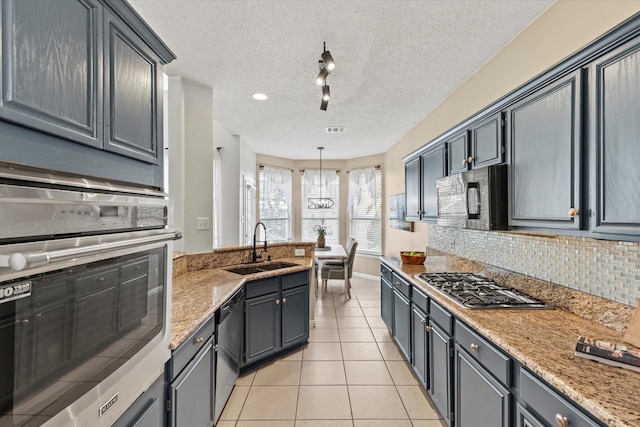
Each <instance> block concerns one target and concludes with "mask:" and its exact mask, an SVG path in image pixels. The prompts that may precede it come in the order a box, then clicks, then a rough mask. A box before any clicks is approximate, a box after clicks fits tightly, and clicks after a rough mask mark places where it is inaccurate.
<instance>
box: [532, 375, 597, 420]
mask: <svg viewBox="0 0 640 427" xmlns="http://www.w3.org/2000/svg"><path fill="white" fill-rule="evenodd" d="M519 394H520V398H521V399H522V400H524V401H525V402H526V403H527V405H526V406H527V408H529V409H531V410H532V411H533V412H535V413H537V414H538V415H539V416H540V419H541V420H542V421H544V422H545V423H547V424H549V425H555V424H556V422H555V417H556V415H557V414H560V415H561V416H564V417H566V418H567V420H568V423H567V425H569V426H571V427H598V426H599V425H600V424H598V423H596V422H595V421H592V420H591V419H589V417H587V416H586V415H585V414H584V413H583V412H582V411H581V410H580V409H578V408H576V407H575V406H573V405H572V404H571V403H569V402H568V401H567V400H565V399H564V398H563V397H562V396H560V394H558V393H557V392H556V391H554V390H553V389H551V388H550V387H549V386H547V385H546V384H543V383H542V381H541V380H539V379H538V378H536V377H535V375H534V374H532V373H530V372H528V371H527V370H525V369H523V368H520V393H519Z"/></svg>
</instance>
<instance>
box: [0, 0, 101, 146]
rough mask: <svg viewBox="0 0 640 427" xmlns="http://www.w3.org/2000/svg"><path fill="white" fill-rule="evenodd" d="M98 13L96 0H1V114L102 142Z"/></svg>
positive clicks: (53, 131)
mask: <svg viewBox="0 0 640 427" xmlns="http://www.w3.org/2000/svg"><path fill="white" fill-rule="evenodd" d="M101 16H102V9H101V8H98V6H97V2H96V1H95V0H69V1H57V2H37V1H16V0H5V1H3V2H2V31H3V37H2V81H1V82H0V85H1V86H0V87H1V88H2V97H1V98H0V117H1V118H3V119H6V120H10V121H14V122H18V123H20V124H22V125H25V126H28V127H31V128H35V129H38V130H41V131H44V132H47V133H51V134H54V135H57V136H60V137H63V138H67V139H70V140H72V141H74V142H79V143H82V144H87V145H90V146H94V147H101V146H102V141H101V137H102V119H101V116H102V103H101V101H100V99H99V95H98V93H99V91H100V90H101V87H102V85H101V77H102V73H101V66H102V64H101V52H102V51H101V49H100V47H99V46H100V43H101V40H102V36H101V31H102V30H101V24H100V19H101Z"/></svg>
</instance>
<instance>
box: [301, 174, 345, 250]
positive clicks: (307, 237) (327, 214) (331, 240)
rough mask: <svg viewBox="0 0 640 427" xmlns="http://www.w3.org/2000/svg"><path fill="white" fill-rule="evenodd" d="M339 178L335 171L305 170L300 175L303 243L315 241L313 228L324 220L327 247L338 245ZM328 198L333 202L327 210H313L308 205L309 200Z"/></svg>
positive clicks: (311, 206)
mask: <svg viewBox="0 0 640 427" xmlns="http://www.w3.org/2000/svg"><path fill="white" fill-rule="evenodd" d="M339 190H340V178H339V177H338V173H337V171H335V170H325V169H323V170H322V176H320V170H319V169H307V170H305V171H304V173H303V174H302V207H301V209H300V211H301V216H302V221H301V222H302V232H301V233H300V235H301V237H302V240H303V241H310V242H313V241H315V240H316V239H317V236H316V234H315V233H314V232H313V227H314V226H315V225H316V224H320V223H321V222H322V221H323V220H324V225H325V226H326V227H327V235H326V236H325V239H326V244H327V245H329V246H330V245H338V244H340V222H339V218H340V211H339V204H338V195H339V194H340V191H339ZM320 198H328V199H331V200H333V206H331V207H329V208H315V207H313V204H311V205H310V204H309V199H320Z"/></svg>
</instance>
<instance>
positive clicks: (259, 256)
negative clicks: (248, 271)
mask: <svg viewBox="0 0 640 427" xmlns="http://www.w3.org/2000/svg"><path fill="white" fill-rule="evenodd" d="M259 225H262V228H263V229H264V241H263V243H264V247H263V248H262V252H267V226H266V225H264V223H263V222H262V221H259V222H258V223H257V224H256V226H255V228H254V229H253V252H252V253H251V262H257V261H258V258H262V252H260V255H258V253H257V252H256V242H257V240H256V234H257V233H258V226H259Z"/></svg>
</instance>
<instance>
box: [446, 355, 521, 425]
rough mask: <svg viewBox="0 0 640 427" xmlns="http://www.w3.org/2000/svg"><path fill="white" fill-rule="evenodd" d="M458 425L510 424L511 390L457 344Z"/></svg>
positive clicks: (456, 387)
mask: <svg viewBox="0 0 640 427" xmlns="http://www.w3.org/2000/svg"><path fill="white" fill-rule="evenodd" d="M455 372H456V374H455V390H456V396H455V425H456V426H457V427H509V425H510V412H511V411H510V408H511V393H510V392H509V390H508V389H507V388H506V387H505V386H504V385H502V384H501V383H500V382H498V381H497V380H496V379H495V378H493V377H492V376H491V374H489V372H488V371H486V370H485V369H483V368H482V366H481V365H480V364H479V363H478V362H476V361H475V360H473V358H471V357H470V356H468V355H467V353H466V351H465V350H462V349H461V348H460V347H459V346H457V345H456V356H455Z"/></svg>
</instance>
